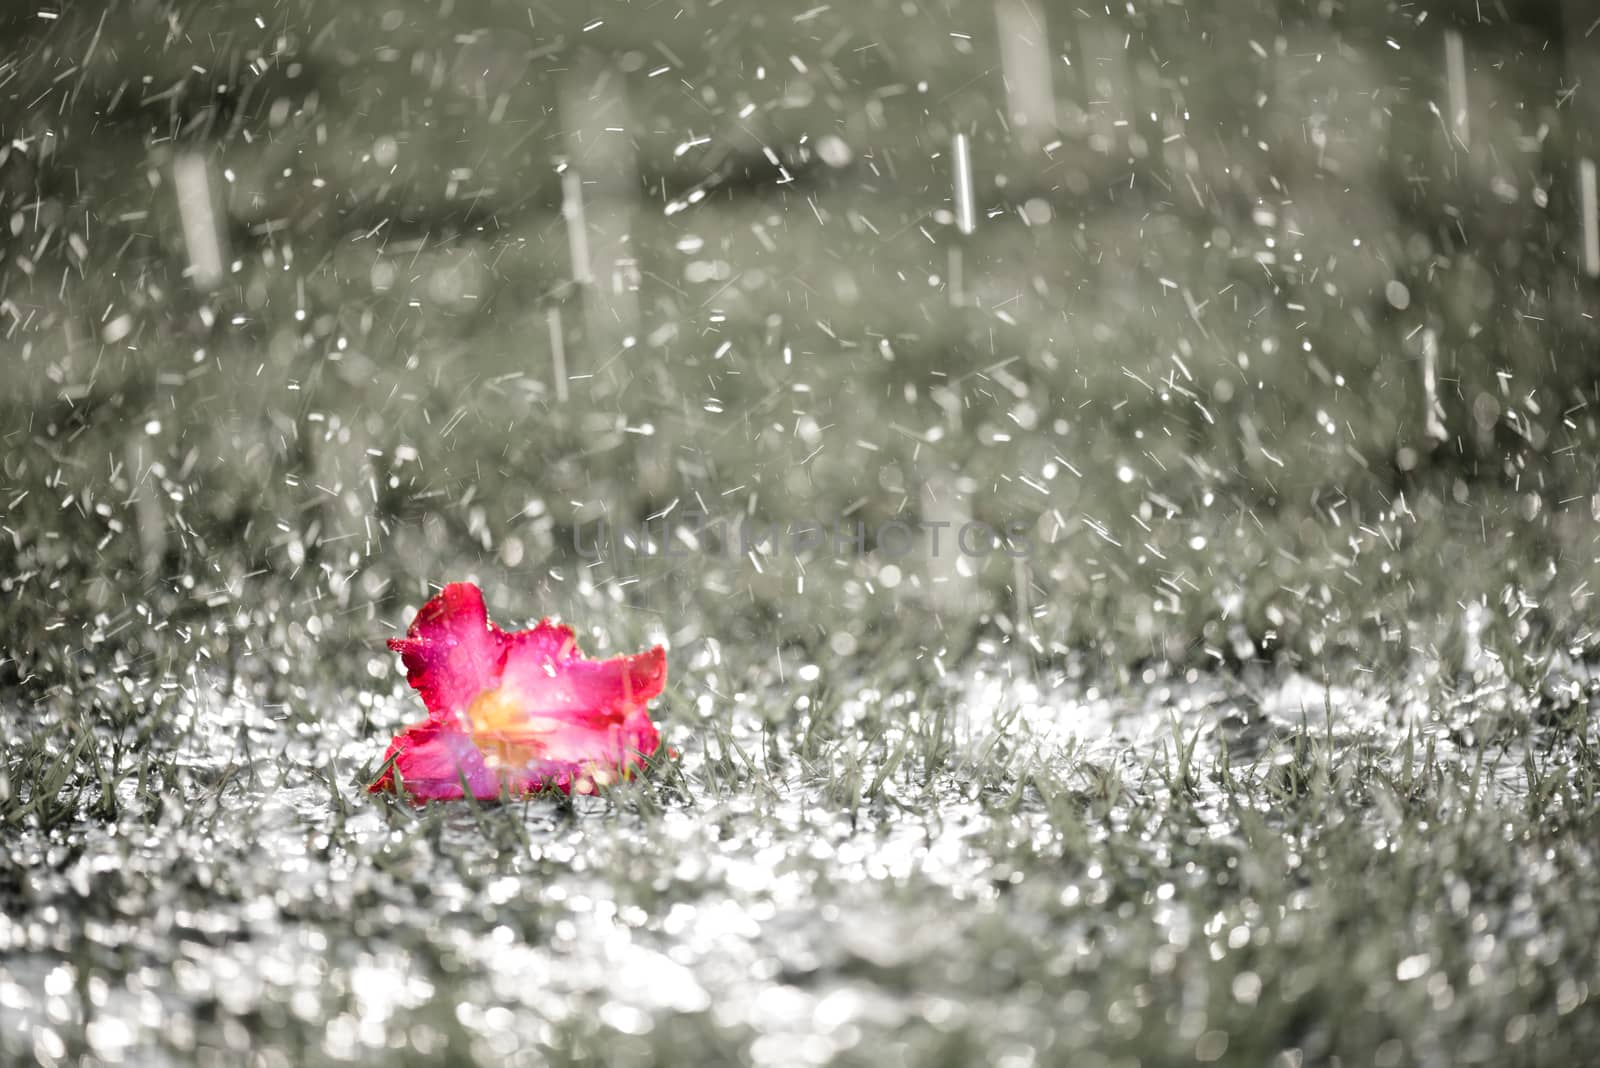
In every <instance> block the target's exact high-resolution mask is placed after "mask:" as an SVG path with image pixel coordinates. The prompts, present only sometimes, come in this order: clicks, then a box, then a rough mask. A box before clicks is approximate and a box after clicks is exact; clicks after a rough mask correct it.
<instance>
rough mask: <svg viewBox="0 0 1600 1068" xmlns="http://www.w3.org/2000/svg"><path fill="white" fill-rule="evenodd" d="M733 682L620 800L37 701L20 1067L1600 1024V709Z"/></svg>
mask: <svg viewBox="0 0 1600 1068" xmlns="http://www.w3.org/2000/svg"><path fill="white" fill-rule="evenodd" d="M995 655H997V656H998V655H999V653H998V650H996V651H995ZM715 660H716V658H715V657H714V656H713V655H712V654H711V653H710V652H709V651H706V650H702V651H700V652H699V653H696V654H689V655H687V656H680V657H679V658H678V660H677V663H676V664H675V670H676V671H677V680H676V682H675V685H674V686H673V688H672V690H671V691H670V694H669V696H668V697H667V698H666V700H665V701H664V704H663V707H662V708H661V710H660V718H661V720H662V721H663V722H664V723H665V724H666V725H667V732H668V740H669V742H670V743H671V744H672V745H674V746H675V747H677V748H678V749H679V750H680V754H679V756H678V757H677V758H676V759H673V760H664V761H663V762H662V765H661V766H660V767H658V768H657V769H656V770H655V773H654V774H652V775H651V776H650V777H649V778H648V779H646V780H645V781H642V782H638V783H633V784H628V785H626V786H624V787H622V788H619V789H617V790H614V791H611V792H610V793H608V795H607V796H606V797H605V798H604V799H591V798H582V799H570V800H569V799H563V798H536V799H532V800H528V801H525V802H516V803H510V804H483V805H479V804H443V805H433V806H427V807H424V808H420V809H419V808H414V807H412V806H410V805H407V804H404V803H399V802H395V801H392V800H388V799H374V798H371V797H369V796H368V795H366V794H365V793H363V792H362V789H361V787H362V785H363V783H364V781H365V780H366V779H367V777H369V776H370V774H371V773H372V771H373V763H374V760H375V756H374V754H375V753H376V752H377V746H376V742H375V736H378V737H381V736H382V734H383V733H384V732H386V731H387V730H388V729H389V728H391V727H392V726H394V725H396V724H398V723H399V722H401V721H402V720H404V719H405V718H408V717H410V716H412V715H414V714H415V711H414V710H413V709H411V708H410V707H409V704H410V702H409V701H408V700H407V699H406V698H405V697H404V696H403V695H400V694H398V693H395V692H393V690H392V689H391V688H390V687H389V686H388V685H387V684H385V685H382V686H380V687H378V689H377V691H376V692H375V691H374V688H373V687H372V686H370V685H367V686H362V687H359V688H355V689H344V690H332V691H329V690H322V689H317V690H305V689H300V690H299V692H297V693H294V694H291V695H290V696H289V699H288V700H286V701H285V702H283V703H282V704H268V705H262V704H260V703H258V701H257V700H256V699H255V697H254V696H253V694H254V691H253V689H250V688H238V690H237V692H233V693H230V692H229V691H228V688H227V687H226V686H224V685H222V684H220V683H218V682H217V681H216V680H214V679H210V678H207V677H206V676H197V677H196V679H195V680H194V682H193V684H192V685H191V686H190V687H187V688H184V689H179V690H176V691H174V692H173V693H172V694H171V696H170V698H169V699H167V700H165V701H163V702H160V703H161V705H162V714H161V715H160V716H159V717H151V716H149V715H148V714H147V715H146V716H144V717H141V716H138V715H131V714H130V715H128V716H127V718H126V721H125V722H124V723H123V725H122V726H121V727H120V728H119V727H117V726H116V725H115V723H116V719H115V717H114V716H112V715H108V714H106V713H107V712H108V711H109V708H111V707H115V706H117V705H118V704H122V705H123V706H124V707H126V705H127V704H128V703H130V702H132V701H137V702H138V703H140V704H143V703H145V702H146V701H147V699H146V698H142V697H141V698H137V699H130V698H122V699H120V700H118V699H111V700H108V701H106V702H103V703H102V704H101V705H100V709H99V711H100V714H99V715H96V716H89V715H86V714H85V712H84V709H83V703H82V701H81V699H80V700H79V701H77V702H72V703H69V702H65V701H52V702H46V703H44V704H42V705H37V706H34V707H32V708H31V709H30V710H29V714H28V716H27V718H26V719H23V718H22V717H19V716H17V715H15V714H14V713H12V712H8V713H7V720H8V721H7V722H6V724H5V729H6V735H7V738H8V764H7V785H6V791H5V802H4V805H3V807H0V825H3V826H4V828H5V833H6V835H7V837H8V839H9V841H10V842H11V848H10V849H9V850H8V855H7V860H6V869H7V871H6V875H5V877H4V880H3V883H0V885H3V887H4V891H3V892H4V894H5V896H6V898H7V899H8V904H7V909H6V913H7V916H8V919H7V921H6V925H5V927H4V929H3V931H4V939H5V946H6V959H7V966H6V967H7V980H6V985H5V986H3V987H0V992H3V994H4V996H5V998H6V1002H7V1004H8V1005H9V1006H10V1007H11V1009H12V1010H13V1012H15V1013H16V1014H17V1015H15V1016H13V1019H14V1020H16V1021H17V1022H18V1024H19V1025H20V1026H17V1027H13V1028H9V1029H8V1030H7V1032H6V1038H5V1041H6V1042H7V1044H8V1045H7V1049H8V1051H9V1055H11V1056H17V1057H25V1056H29V1055H32V1056H36V1057H39V1058H40V1059H41V1060H44V1061H46V1062H50V1061H56V1062H61V1061H65V1060H67V1059H71V1058H74V1057H76V1056H78V1055H81V1054H92V1055H95V1056H97V1057H99V1058H101V1059H105V1060H115V1059H117V1058H118V1057H119V1056H120V1055H122V1054H124V1053H131V1052H132V1051H133V1050H139V1051H142V1052H141V1056H151V1057H155V1058H156V1059H166V1058H171V1059H178V1060H188V1059H190V1058H200V1059H207V1058H214V1057H227V1058H233V1057H237V1056H241V1055H243V1054H245V1053H246V1052H247V1051H248V1052H250V1053H251V1054H252V1055H253V1056H254V1057H255V1058H257V1059H264V1063H273V1062H274V1061H275V1060H276V1059H278V1058H282V1059H283V1060H285V1061H286V1062H288V1063H297V1064H320V1063H335V1062H338V1061H341V1060H349V1059H358V1060H366V1059H376V1058H378V1057H380V1056H381V1057H383V1058H386V1059H396V1058H398V1059H399V1060H401V1061H405V1062H408V1063H409V1062H411V1061H416V1062H418V1063H422V1062H424V1061H432V1060H437V1059H438V1058H439V1057H448V1058H449V1059H452V1060H466V1059H469V1058H470V1059H477V1060H482V1061H493V1060H499V1059H504V1058H507V1057H510V1058H513V1059H521V1060H528V1061H544V1060H550V1061H554V1062H556V1063H580V1062H583V1063H587V1062H590V1061H594V1060H600V1061H604V1062H607V1063H632V1062H635V1061H637V1062H640V1063H646V1062H660V1061H663V1060H665V1061H689V1060H697V1061H699V1062H701V1063H705V1062H707V1061H709V1062H712V1063H730V1064H736V1063H747V1062H749V1061H752V1060H754V1061H759V1062H771V1063H796V1062H800V1061H804V1062H817V1063H820V1062H823V1061H833V1062H837V1063H845V1064H854V1063H862V1064H866V1063H882V1062H883V1061H884V1060H888V1061H891V1062H895V1063H906V1064H927V1063H940V1064H945V1063H947V1064H959V1063H970V1062H971V1061H972V1060H973V1059H974V1058H977V1059H981V1060H989V1059H996V1058H999V1057H1002V1056H1008V1055H1017V1056H1024V1055H1026V1056H1029V1057H1031V1058H1033V1059H1034V1060H1037V1061H1042V1062H1045V1063H1065V1062H1067V1061H1069V1060H1070V1061H1071V1062H1073V1063H1079V1062H1081V1061H1085V1060H1086V1061H1089V1062H1091V1063H1092V1062H1096V1061H1099V1062H1103V1063H1134V1062H1135V1061H1137V1062H1140V1063H1148V1062H1150V1061H1155V1062H1157V1063H1180V1062H1181V1063H1187V1062H1190V1061H1193V1060H1196V1059H1198V1060H1200V1061H1215V1060H1223V1061H1226V1062H1228V1063H1282V1064H1292V1063H1328V1062H1329V1061H1331V1060H1332V1059H1334V1058H1340V1059H1343V1060H1344V1061H1345V1062H1347V1063H1348V1062H1357V1063H1379V1064H1385V1063H1393V1064H1412V1063H1440V1064H1458V1063H1474V1062H1479V1061H1483V1062H1488V1063H1496V1064H1503V1063H1514V1064H1552V1063H1561V1062H1563V1061H1565V1060H1567V1059H1569V1058H1575V1057H1581V1055H1582V1051H1583V1050H1586V1049H1588V1048H1590V1045H1591V1044H1592V1043H1593V1042H1594V1041H1595V1040H1596V1038H1597V1037H1600V1036H1597V1035H1596V1034H1595V1032H1594V1019H1595V1017H1594V1014H1593V1013H1591V1012H1588V1011H1587V1004H1588V999H1589V998H1590V997H1591V996H1592V995H1591V993H1590V986H1591V984H1592V982H1593V978H1594V975H1595V969H1596V963H1597V962H1596V958H1595V948H1594V947H1595V945H1596V936H1597V935H1600V932H1597V931H1596V929H1595V925H1596V916H1597V914H1600V913H1597V912H1596V910H1595V909H1594V907H1593V905H1594V894H1593V891H1592V884H1593V880H1592V878H1591V876H1592V873H1593V871H1594V866H1595V863H1596V860H1597V858H1596V856H1595V844H1594V843H1595V839H1594V836H1593V834H1592V830H1593V828H1594V826H1595V821H1596V817H1597V810H1596V804H1597V799H1596V788H1597V784H1600V761H1597V760H1596V755H1595V754H1596V750H1595V739H1594V738H1593V729H1592V718H1591V717H1590V716H1589V715H1588V714H1587V712H1586V711H1583V710H1581V708H1579V707H1577V706H1569V707H1568V708H1567V709H1566V710H1565V711H1562V710H1560V709H1557V708H1554V707H1553V706H1552V704H1551V702H1550V701H1549V700H1548V698H1546V697H1543V696H1540V695H1530V694H1528V693H1526V692H1525V691H1523V690H1521V689H1520V688H1518V687H1517V686H1516V685H1514V684H1512V683H1511V682H1509V681H1508V680H1506V679H1505V678H1504V677H1500V676H1496V677H1491V678H1489V679H1486V680H1484V681H1483V682H1481V683H1479V684H1477V685H1476V686H1475V687H1474V688H1473V689H1472V691H1471V692H1469V693H1464V694H1458V695H1455V699H1454V700H1449V701H1447V700H1444V695H1445V693H1446V692H1447V689H1448V688H1447V687H1445V686H1444V685H1442V684H1441V683H1440V682H1438V681H1437V680H1436V681H1435V682H1433V683H1432V684H1429V683H1427V682H1421V681H1417V680H1408V681H1406V682H1404V683H1403V684H1397V685H1392V686H1386V687H1371V688H1369V689H1368V690H1367V691H1364V692H1363V691H1357V690H1353V689H1349V688H1341V687H1332V686H1328V685H1323V684H1318V683H1315V682H1313V681H1311V680H1309V679H1305V678H1304V677H1287V676H1285V677H1273V676H1272V675H1271V674H1270V673H1259V674H1257V675H1256V676H1255V677H1252V678H1249V679H1239V680H1235V681H1228V680H1226V679H1222V680H1217V679H1214V678H1213V679H1210V680H1206V679H1198V680H1197V679H1195V678H1193V677H1191V678H1188V679H1185V678H1183V677H1181V676H1180V677H1174V678H1157V679H1153V680H1148V681H1147V680H1144V679H1136V678H1135V679H1125V680H1124V681H1122V682H1120V683H1115V682H1113V683H1112V684H1111V686H1110V688H1109V689H1108V688H1106V686H1105V685H1104V683H1095V684H1091V683H1088V682H1086V681H1084V679H1083V678H1074V677H1073V675H1074V673H1073V672H1066V671H1048V670H1040V669H1038V668H1036V667H1029V666H1027V665H1025V664H1013V665H1012V666H1011V668H1010V669H1009V670H1006V671H1002V672H1001V673H1000V674H998V675H996V676H995V677H993V678H983V677H974V676H973V675H971V674H970V673H966V674H964V675H963V676H961V677H959V678H958V677H956V676H954V675H950V676H947V677H946V678H945V679H944V680H943V681H942V682H941V681H939V680H938V679H937V678H936V677H935V676H934V675H933V673H932V672H931V671H929V670H928V669H927V668H926V667H925V666H924V667H921V668H917V667H905V666H899V665H897V666H895V667H893V668H888V669H881V670H879V671H878V672H876V673H872V672H871V670H870V669H865V670H863V671H862V672H861V673H859V674H856V675H854V676H846V675H843V674H832V675H830V676H829V677H828V678H826V679H821V678H819V679H817V680H814V681H813V682H810V683H797V682H795V681H793V676H792V675H790V674H789V673H790V672H792V671H793V670H794V669H795V668H796V667H803V665H791V666H790V667H789V668H787V669H786V670H785V672H784V674H785V676H786V677H787V678H789V680H790V681H788V682H780V681H779V678H778V672H779V669H778V666H777V665H776V663H775V662H770V661H769V662H768V663H765V664H762V665H760V667H759V668H758V667H755V666H753V665H752V664H750V663H749V662H748V661H744V660H742V658H741V662H740V663H739V664H738V666H728V665H726V664H724V665H723V666H718V665H717V664H716V662H715ZM904 663H905V661H901V662H900V664H904ZM912 663H914V661H913V662H912ZM807 674H809V673H807ZM153 719H158V720H159V722H160V724H161V726H160V727H159V728H158V729H156V730H154V731H152V730H151V729H150V727H149V724H150V722H151V721H152V720H153ZM141 721H142V722H143V723H144V724H145V725H144V726H143V727H141V726H140V723H141Z"/></svg>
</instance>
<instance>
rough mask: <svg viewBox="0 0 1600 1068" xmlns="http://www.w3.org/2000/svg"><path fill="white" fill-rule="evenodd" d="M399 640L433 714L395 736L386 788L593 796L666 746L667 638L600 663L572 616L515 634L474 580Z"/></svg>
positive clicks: (441, 795)
mask: <svg viewBox="0 0 1600 1068" xmlns="http://www.w3.org/2000/svg"><path fill="white" fill-rule="evenodd" d="M389 646H390V648H392V649H394V650H395V651H396V652H399V653H400V654H401V656H402V658H403V660H404V662H405V666H406V677H407V679H408V681H410V683H411V685H412V686H413V687H414V688H415V689H416V690H417V691H418V692H419V693H420V694H421V695H422V699H423V703H424V704H425V705H426V706H427V708H428V712H429V718H428V720H427V721H426V722H423V723H419V724H415V725H413V726H411V727H407V728H406V729H405V730H403V731H401V732H400V733H399V734H398V735H396V736H395V739H394V741H393V742H391V743H390V746H389V750H388V752H387V753H386V754H385V757H384V759H385V765H386V767H385V770H384V773H383V775H381V776H380V777H379V779H378V780H377V781H376V782H374V783H373V784H372V787H371V789H372V790H374V791H379V790H393V789H401V790H404V791H405V792H407V793H409V794H410V795H411V796H412V797H413V798H415V799H418V800H432V799H446V798H459V797H463V796H466V795H467V794H470V795H471V796H473V797H477V798H482V799H488V798H494V797H499V796H501V794H502V793H503V792H509V793H510V794H513V795H517V794H526V793H531V792H535V791H538V790H540V789H543V788H545V787H547V786H553V787H555V788H557V789H560V790H576V791H578V792H580V793H588V792H592V791H593V790H596V789H599V788H602V787H605V786H607V785H610V784H611V783H612V782H615V781H616V780H618V779H619V778H627V777H628V776H630V775H632V774H633V773H634V772H635V771H636V770H637V769H639V768H640V767H642V766H643V764H644V758H645V757H647V756H649V755H650V754H652V753H654V752H655V751H656V749H657V747H658V746H659V745H660V736H659V734H658V733H657V731H656V727H655V724H654V723H652V722H651V720H650V714H649V711H648V710H647V708H646V703H647V702H648V701H649V700H650V698H652V697H654V696H656V695H657V694H659V693H660V692H661V689H662V687H663V686H664V685H665V684H666V677H667V662H666V653H665V651H664V650H663V649H662V648H661V647H660V646H656V647H655V648H653V649H651V650H649V651H647V652H644V653H639V654H636V655H632V656H619V657H613V658H611V659H609V660H589V659H587V658H585V657H584V655H583V653H582V652H581V651H580V650H579V649H578V646H577V640H576V636H575V635H574V634H573V632H572V628H570V627H567V626H564V625H559V624H554V623H551V622H550V621H548V620H541V621H540V623H539V624H538V626H536V627H533V628H532V629H530V630H525V631H514V632H511V633H507V632H505V631H502V630H500V629H499V628H498V627H496V626H495V625H494V624H493V623H490V622H489V620H488V615H487V613H486V611H485V609H484V605H483V595H482V593H481V592H480V591H479V590H478V588H477V587H476V586H473V585H471V584H470V583H456V584H452V585H450V586H446V587H445V588H444V590H443V591H441V592H440V594H439V595H438V596H436V597H434V598H433V599H432V600H430V601H429V602H428V603H427V604H426V605H424V606H423V607H422V609H421V610H420V611H419V612H418V613H417V617H416V619H415V620H414V621H413V622H412V624H411V627H410V628H409V630H408V631H407V634H406V637H405V638H396V639H392V640H391V641H390V642H389Z"/></svg>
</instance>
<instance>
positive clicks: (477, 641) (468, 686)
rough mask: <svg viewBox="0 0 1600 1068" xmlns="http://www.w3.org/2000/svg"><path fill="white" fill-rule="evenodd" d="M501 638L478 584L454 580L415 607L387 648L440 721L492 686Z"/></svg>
mask: <svg viewBox="0 0 1600 1068" xmlns="http://www.w3.org/2000/svg"><path fill="white" fill-rule="evenodd" d="M501 638H502V635H501V633H500V631H499V629H498V628H496V627H495V626H494V624H492V623H490V622H489V616H488V613H487V611H485V609H484V607H483V594H482V593H481V592H480V591H479V589H478V587H476V586H474V585H473V584H472V583H470V582H453V583H451V584H450V585H448V586H446V587H445V588H444V589H443V590H441V591H440V592H439V594H438V595H437V596H435V597H434V598H433V599H432V600H430V601H429V602H428V603H427V604H425V605H423V606H422V608H421V609H419V610H418V612H417V618H416V619H414V620H412V621H411V627H410V628H409V629H408V630H407V631H406V636H405V637H404V638H391V639H389V648H391V649H393V650H394V651H395V652H397V653H399V654H400V655H401V658H402V659H403V660H404V661H405V665H406V681H407V682H409V683H410V684H411V686H412V688H413V689H415V690H416V691H417V692H418V693H420V694H421V695H422V703H423V704H424V705H426V706H427V709H428V712H429V713H430V714H431V718H432V719H434V720H442V719H445V718H447V717H453V716H454V715H455V714H456V713H457V712H459V711H460V710H461V709H463V708H465V707H466V706H467V704H468V703H469V702H470V701H471V700H472V699H473V698H474V697H476V696H477V695H478V694H480V693H482V692H483V691H484V690H487V689H492V688H493V687H494V686H495V685H496V683H497V682H498V678H499V673H500V661H501V659H502V656H503V655H504V654H503V649H502V646H501Z"/></svg>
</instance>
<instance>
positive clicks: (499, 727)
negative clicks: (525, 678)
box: [467, 687, 558, 767]
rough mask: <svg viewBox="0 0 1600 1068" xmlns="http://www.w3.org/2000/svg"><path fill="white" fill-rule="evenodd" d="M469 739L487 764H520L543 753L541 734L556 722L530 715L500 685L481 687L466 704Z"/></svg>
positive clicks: (504, 765)
mask: <svg viewBox="0 0 1600 1068" xmlns="http://www.w3.org/2000/svg"><path fill="white" fill-rule="evenodd" d="M467 722H468V724H469V725H470V729H471V731H472V741H473V743H474V744H475V745H477V747H478V748H479V749H481V750H482V751H483V755H484V759H485V760H486V761H487V762H488V764H489V766H490V767H524V766H526V765H527V764H528V763H529V762H530V761H533V760H537V759H539V758H540V757H543V756H544V755H545V743H544V738H545V735H546V734H548V733H549V732H550V730H551V729H552V728H554V727H556V726H558V724H556V723H554V722H553V721H551V720H548V719H541V718H539V717H537V716H530V715H528V713H527V712H526V710H524V708H523V707H522V703H521V702H520V701H519V700H518V699H517V695H515V694H510V693H507V692H506V690H505V688H504V687H497V688H495V689H493V690H485V691H483V692H482V693H480V694H479V695H478V696H477V697H474V698H473V699H472V703H471V704H470V705H468V706H467Z"/></svg>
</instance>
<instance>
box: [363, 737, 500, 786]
mask: <svg viewBox="0 0 1600 1068" xmlns="http://www.w3.org/2000/svg"><path fill="white" fill-rule="evenodd" d="M391 757H393V758H394V763H393V764H392V765H390V767H389V770H387V771H385V772H384V773H383V775H382V776H381V777H379V779H378V781H377V782H375V783H373V784H372V786H371V787H370V789H371V790H372V792H373V793H378V792H380V791H384V790H392V789H394V788H395V787H396V786H397V785H398V786H399V787H400V788H401V789H403V790H404V791H405V792H406V793H408V794H410V795H411V796H412V797H413V798H414V799H416V800H418V801H439V800H446V799H454V798H459V797H465V796H466V795H467V793H468V792H469V791H470V792H471V794H472V796H473V797H477V798H481V799H484V800H488V799H491V798H495V797H499V796H500V781H501V779H500V773H499V772H498V771H496V770H494V769H493V768H490V767H489V766H488V764H487V763H486V762H485V761H484V758H483V752H482V751H481V750H479V748H478V747H477V746H476V745H474V744H473V741H472V736H471V735H469V734H467V733H466V732H465V731H461V730H457V729H454V728H451V727H448V726H445V725H443V724H440V723H437V722H435V721H433V720H429V721H427V722H425V723H417V724H414V725H412V726H410V727H407V728H406V729H405V730H403V731H401V732H400V733H399V734H397V735H395V738H394V741H392V742H390V743H389V751H388V752H387V753H385V754H384V756H383V759H384V761H385V763H387V762H388V761H389V759H390V758H391ZM397 776H398V779H399V782H398V784H397V783H396V781H395V779H396V777H397Z"/></svg>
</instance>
